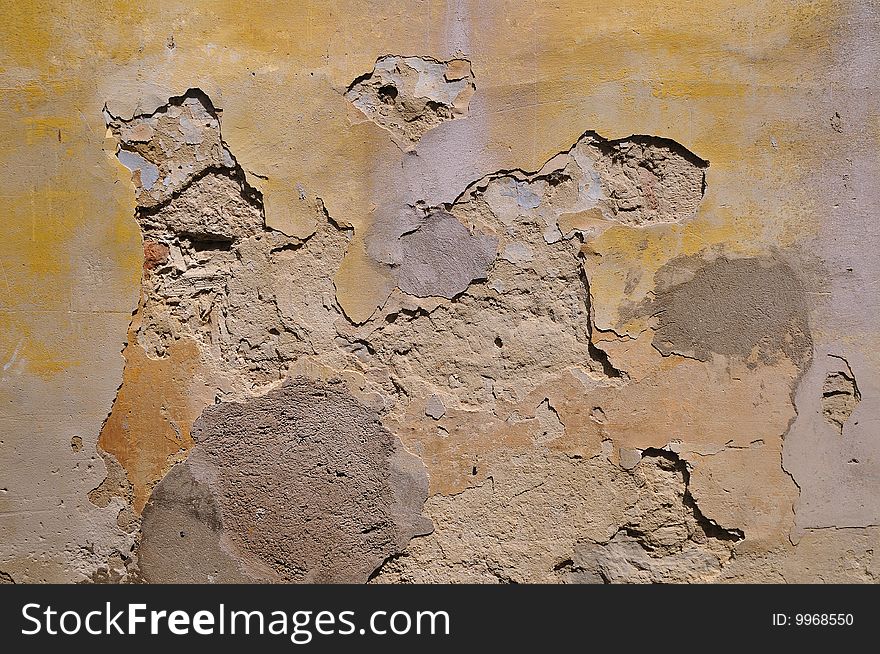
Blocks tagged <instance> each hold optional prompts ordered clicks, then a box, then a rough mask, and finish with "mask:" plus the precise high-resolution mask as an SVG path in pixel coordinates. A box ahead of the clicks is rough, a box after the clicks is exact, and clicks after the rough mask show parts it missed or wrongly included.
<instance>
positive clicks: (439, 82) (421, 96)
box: [345, 55, 476, 143]
mask: <svg viewBox="0 0 880 654" xmlns="http://www.w3.org/2000/svg"><path fill="white" fill-rule="evenodd" d="M475 89H476V87H475V85H474V74H473V72H472V71H471V66H470V62H468V61H466V60H464V59H453V60H450V61H437V60H434V59H429V58H427V57H399V56H394V55H388V56H384V57H380V58H379V59H378V60H377V61H376V65H375V67H374V68H373V71H372V72H371V73H368V74H366V75H363V76H361V77H359V78H358V79H356V80H355V81H354V82H352V84H351V86H349V88H348V90H347V91H346V92H345V97H346V98H347V99H348V100H349V101H350V102H351V103H352V104H353V105H354V106H355V107H357V108H358V109H360V110H361V111H362V112H363V113H364V115H365V116H367V117H368V118H370V119H371V120H373V121H375V122H376V123H377V124H378V125H381V126H382V127H384V128H385V129H387V130H388V131H390V132H391V133H392V134H393V135H394V136H395V138H397V139H399V140H401V141H408V142H411V143H414V142H416V141H418V140H419V139H420V138H421V137H422V135H423V134H424V133H425V132H427V131H428V130H430V129H433V128H434V127H436V126H437V125H439V124H441V123H443V122H446V121H448V120H453V119H456V118H461V117H463V116H465V115H467V110H468V105H469V103H470V99H471V96H472V95H473V94H474V90H475Z"/></svg>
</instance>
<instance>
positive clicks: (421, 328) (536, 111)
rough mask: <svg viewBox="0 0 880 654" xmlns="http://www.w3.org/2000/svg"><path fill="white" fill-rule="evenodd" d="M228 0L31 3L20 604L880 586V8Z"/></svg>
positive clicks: (15, 270) (6, 281) (2, 502)
mask: <svg viewBox="0 0 880 654" xmlns="http://www.w3.org/2000/svg"><path fill="white" fill-rule="evenodd" d="M208 4H210V3H195V4H193V5H187V6H183V5H180V4H179V3H172V2H165V1H164V0H160V2H158V3H154V5H155V6H151V7H149V8H148V7H145V6H140V5H132V4H131V3H110V4H109V5H106V6H105V5H101V6H100V7H99V6H97V5H96V6H89V7H80V6H78V5H77V4H75V3H67V2H33V3H15V4H12V5H10V6H9V7H6V8H5V12H6V15H7V18H8V21H7V22H8V24H9V25H14V26H15V29H14V31H13V28H12V27H8V28H2V29H3V31H4V37H5V38H4V39H3V41H2V46H0V52H2V59H0V61H2V65H0V77H2V78H3V82H4V83H3V85H2V86H3V89H4V90H3V91H2V103H0V107H2V108H0V111H2V115H3V118H4V120H3V123H2V124H3V127H2V128H0V129H2V131H3V135H4V139H3V144H2V145H0V160H2V162H3V168H4V175H3V176H2V177H0V187H2V194H0V195H2V197H3V202H2V204H0V207H2V211H3V220H2V221H0V224H2V229H3V235H4V238H2V239H0V321H2V328H0V355H2V359H3V360H2V366H3V367H2V370H0V400H2V406H3V413H2V415H0V421H2V422H0V424H2V427H0V461H2V466H0V470H2V472H0V477H2V478H0V534H2V538H0V582H2V583H7V582H15V583H28V582H97V583H141V582H146V583H155V582H233V583H237V582H253V581H257V582H268V583H288V582H355V583H364V582H367V583H419V582H477V583H513V582H516V583H529V582H549V583H655V582H676V583H709V582H713V583H714V582H717V583H722V582H733V583H739V582H816V581H822V582H871V581H874V579H875V576H876V572H877V567H878V564H877V562H876V560H875V559H874V552H875V551H876V550H877V549H878V547H880V536H878V531H877V525H878V524H880V516H878V515H877V514H878V511H880V509H878V506H880V503H878V502H877V499H878V497H880V456H878V453H880V443H878V440H877V438H876V426H877V424H878V420H880V418H878V412H880V405H878V402H877V400H876V398H877V393H875V392H874V391H875V390H878V389H877V388H876V387H877V382H876V381H875V380H876V379H878V369H880V359H878V354H877V353H878V352H880V347H878V344H877V341H878V339H880V336H878V332H877V326H876V320H875V316H876V315H877V313H878V309H880V295H878V292H877V288H880V285H878V284H877V279H878V276H880V267H878V264H877V261H876V258H875V257H873V256H872V255H871V252H873V247H872V246H873V244H874V242H875V241H877V240H878V239H880V232H878V229H877V227H876V221H875V220H874V219H873V216H874V215H875V214H876V213H877V211H878V210H880V195H878V194H877V192H876V190H875V186H876V185H875V184H874V183H873V181H874V180H875V179H876V177H877V175H878V174H880V163H878V162H877V161H876V157H873V156H872V155H871V153H872V152H873V151H874V150H875V149H876V148H875V144H876V143H875V142H876V140H877V139H878V138H880V133H878V127H877V126H878V125H880V120H878V114H877V111H878V110H877V108H876V107H875V106H874V104H875V103H873V101H872V97H871V94H870V93H869V92H868V90H867V89H870V88H872V86H873V85H874V84H875V83H876V79H877V75H878V72H880V71H878V68H877V63H876V62H877V61H878V58H877V57H876V56H874V55H876V54H877V52H876V50H877V47H876V43H875V42H874V40H873V36H872V35H873V34H874V33H876V31H877V29H878V28H880V14H878V13H877V10H876V8H875V7H873V6H872V5H871V4H870V3H862V2H856V3H851V4H849V5H847V6H845V7H844V6H842V5H839V4H835V3H831V2H812V3H790V2H782V1H781V0H779V1H775V0H774V1H771V2H768V3H749V2H746V3H722V5H720V6H718V7H705V8H700V7H694V6H693V4H692V3H685V2H677V1H670V2H664V3H661V4H662V11H658V8H657V5H656V3H648V2H642V1H641V0H620V1H617V2H613V3H607V4H606V5H603V6H602V7H591V8H590V9H589V11H587V10H586V9H585V8H584V7H583V4H582V3H577V2H561V3H554V4H552V5H550V4H544V3H528V2H513V3H499V2H471V1H469V0H463V1H456V2H446V1H445V0H443V1H434V0H429V1H428V2H418V3H417V2H412V1H411V0H400V1H399V2H394V1H392V2H384V3H375V2H371V1H367V0H364V1H358V2H353V3H346V5H345V6H344V7H336V6H330V5H327V4H326V3H311V2H305V3H298V4H295V5H291V4H290V3H279V2H268V3H260V4H259V6H253V5H251V4H249V5H247V8H246V11H247V15H248V20H247V21H246V23H247V24H246V25H244V24H243V21H242V20H241V15H242V13H243V11H245V5H241V6H239V3H236V2H229V3H222V4H219V5H218V4H211V7H210V11H204V9H205V8H206V7H207V5H208ZM201 5H204V6H201Z"/></svg>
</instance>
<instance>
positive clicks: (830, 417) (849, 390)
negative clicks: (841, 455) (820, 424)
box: [822, 355, 862, 434]
mask: <svg viewBox="0 0 880 654" xmlns="http://www.w3.org/2000/svg"><path fill="white" fill-rule="evenodd" d="M830 357H831V358H832V359H834V360H835V363H836V364H837V369H836V370H832V371H830V372H829V373H828V374H827V375H826V377H825V382H824V383H823V384H822V415H823V416H825V421H826V422H828V423H829V424H831V425H833V426H834V427H836V428H837V430H838V431H839V432H840V433H841V434H843V426H844V425H845V424H846V422H847V421H848V420H849V417H850V416H851V415H852V412H853V411H854V410H855V408H856V406H857V405H858V403H859V402H860V401H861V399H862V394H861V392H859V387H858V385H857V384H856V376H855V374H853V371H852V368H850V366H849V363H848V362H847V361H846V359H844V358H843V357H839V356H835V355H830Z"/></svg>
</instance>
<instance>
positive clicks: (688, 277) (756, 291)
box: [650, 257, 812, 368]
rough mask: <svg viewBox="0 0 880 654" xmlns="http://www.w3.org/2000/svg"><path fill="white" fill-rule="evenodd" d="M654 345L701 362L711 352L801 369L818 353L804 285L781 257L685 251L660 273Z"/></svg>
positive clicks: (663, 350)
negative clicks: (707, 256) (708, 257)
mask: <svg viewBox="0 0 880 654" xmlns="http://www.w3.org/2000/svg"><path fill="white" fill-rule="evenodd" d="M657 279H658V284H657V291H656V297H655V298H654V299H653V300H652V301H651V303H650V306H651V308H652V310H653V312H654V313H655V314H656V315H657V317H658V327H657V329H656V332H655V334H654V347H656V348H657V349H658V350H660V352H662V353H663V354H665V355H669V354H680V355H683V356H691V357H695V358H697V359H699V360H701V361H706V360H708V359H709V357H710V355H711V354H712V353H714V354H721V355H725V356H735V357H738V358H740V359H742V360H746V361H752V362H757V361H761V362H765V363H772V362H773V361H774V360H775V359H776V358H778V357H779V356H780V355H784V356H787V357H788V358H789V359H790V360H791V361H793V362H794V363H795V364H796V365H798V366H799V367H801V368H803V367H804V366H805V365H806V364H807V363H808V362H809V359H810V357H811V355H812V340H811V338H810V330H809V324H808V308H807V302H806V294H805V292H804V286H803V283H802V282H801V280H800V279H799V278H798V276H797V275H796V273H795V272H794V271H793V270H792V269H791V268H790V267H789V266H788V265H787V264H786V263H785V262H783V261H781V260H780V259H776V258H766V259H726V258H723V257H719V258H717V259H715V260H714V261H711V262H706V261H702V260H700V259H696V258H685V259H679V260H675V261H672V262H670V263H669V264H667V265H666V266H665V267H664V268H662V269H661V270H660V271H659V272H658V274H657Z"/></svg>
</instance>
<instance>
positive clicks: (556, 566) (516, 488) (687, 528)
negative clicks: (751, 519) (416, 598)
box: [373, 449, 742, 583]
mask: <svg viewBox="0 0 880 654" xmlns="http://www.w3.org/2000/svg"><path fill="white" fill-rule="evenodd" d="M487 465H489V467H490V469H491V470H492V477H491V479H487V480H485V481H484V482H482V483H481V484H480V485H479V486H477V487H474V488H470V489H468V490H466V491H464V492H462V493H460V494H458V495H455V496H452V497H444V496H435V497H432V498H429V500H428V502H427V504H426V509H427V510H428V512H429V513H430V514H431V515H432V516H433V518H434V521H435V524H436V527H437V528H436V530H435V531H434V533H433V534H431V535H429V536H427V537H425V538H419V539H415V540H413V541H412V543H411V544H410V547H409V549H408V551H407V553H406V554H404V555H403V556H399V557H395V558H394V559H392V560H389V561H387V562H386V563H385V564H384V565H383V566H382V568H381V569H380V570H379V572H378V574H377V575H375V577H374V579H373V581H374V582H376V583H401V582H404V583H431V582H436V581H441V580H442V581H445V582H450V581H452V582H461V583H508V582H518V583H536V582H537V583H541V582H543V583H548V582H559V581H569V582H584V581H598V580H602V579H603V575H605V576H606V577H607V578H608V579H609V580H613V581H616V582H651V581H654V582H682V581H712V580H713V579H715V578H717V576H718V575H719V574H720V573H721V571H722V569H723V566H724V565H725V564H726V563H728V562H729V561H730V560H731V557H732V556H733V546H734V545H735V544H736V543H737V542H738V541H740V540H741V539H742V534H740V533H738V532H736V531H735V530H733V531H730V532H728V531H724V530H721V529H719V528H718V527H717V526H716V525H714V524H712V523H711V522H710V521H708V520H707V519H706V518H705V517H703V516H702V514H701V513H700V512H699V510H698V509H697V508H696V507H695V505H694V504H693V500H692V498H691V497H690V495H689V491H688V479H689V477H688V471H687V468H686V465H685V463H684V462H683V461H681V460H679V459H678V458H677V457H676V456H675V455H674V454H673V453H671V452H667V451H660V450H657V451H653V450H651V451H647V452H646V454H645V457H644V458H643V459H642V461H641V462H640V463H639V464H638V465H637V466H635V468H634V469H633V470H631V471H629V472H627V471H623V470H621V469H620V468H619V467H617V466H615V465H613V464H611V463H610V462H609V461H608V460H606V459H605V458H604V457H601V456H600V457H595V458H593V459H577V458H571V457H568V456H566V455H563V454H560V453H547V452H541V451H539V450H536V449H533V450H530V451H526V452H522V453H519V454H513V455H511V454H505V455H498V456H495V457H492V458H491V459H490V460H489V461H487Z"/></svg>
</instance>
